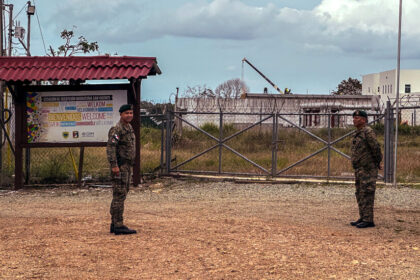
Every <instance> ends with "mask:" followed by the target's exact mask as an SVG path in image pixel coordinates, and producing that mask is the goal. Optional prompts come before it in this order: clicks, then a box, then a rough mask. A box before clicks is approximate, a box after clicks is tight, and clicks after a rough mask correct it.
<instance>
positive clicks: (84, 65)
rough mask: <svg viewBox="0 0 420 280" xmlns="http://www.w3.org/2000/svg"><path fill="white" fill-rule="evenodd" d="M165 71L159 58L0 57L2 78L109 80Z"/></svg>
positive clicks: (5, 79)
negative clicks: (160, 66) (158, 63)
mask: <svg viewBox="0 0 420 280" xmlns="http://www.w3.org/2000/svg"><path fill="white" fill-rule="evenodd" d="M156 74H161V71H160V69H159V67H158V66H157V61H156V58H155V57H130V56H120V57H116V56H69V57H47V56H45V57H43V56H33V57H17V56H14V57H0V80H3V81H13V82H16V81H22V82H23V81H47V80H60V81H61V80H109V79H131V78H135V79H137V78H144V77H147V76H149V75H156Z"/></svg>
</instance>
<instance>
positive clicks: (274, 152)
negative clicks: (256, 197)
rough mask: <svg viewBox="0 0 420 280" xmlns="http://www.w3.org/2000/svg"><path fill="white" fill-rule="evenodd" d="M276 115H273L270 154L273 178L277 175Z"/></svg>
mask: <svg viewBox="0 0 420 280" xmlns="http://www.w3.org/2000/svg"><path fill="white" fill-rule="evenodd" d="M277 129H278V128H277V113H274V114H273V147H272V149H273V150H272V152H271V153H272V154H271V176H273V177H275V176H276V173H277V144H278V142H277V141H278V132H277Z"/></svg>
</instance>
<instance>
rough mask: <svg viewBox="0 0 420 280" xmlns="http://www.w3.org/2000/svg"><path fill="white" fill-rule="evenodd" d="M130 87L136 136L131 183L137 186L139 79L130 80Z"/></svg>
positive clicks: (138, 178) (138, 165) (138, 182)
mask: <svg viewBox="0 0 420 280" xmlns="http://www.w3.org/2000/svg"><path fill="white" fill-rule="evenodd" d="M130 83H131V88H132V90H133V91H134V92H133V94H134V96H135V100H134V108H133V109H134V110H133V113H134V118H133V121H132V122H131V124H132V126H133V129H134V134H135V136H136V158H135V161H134V167H133V185H134V186H138V185H139V184H140V167H141V166H140V101H141V91H140V87H141V79H136V80H131V81H130Z"/></svg>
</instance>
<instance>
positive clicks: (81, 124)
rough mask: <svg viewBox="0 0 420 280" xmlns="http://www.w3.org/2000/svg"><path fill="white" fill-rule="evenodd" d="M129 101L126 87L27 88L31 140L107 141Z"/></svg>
mask: <svg viewBox="0 0 420 280" xmlns="http://www.w3.org/2000/svg"><path fill="white" fill-rule="evenodd" d="M126 103H127V91H126V90H95V91H74V92H72V91H62V92H60V91H49V92H35V91H34V92H28V93H27V99H26V104H27V121H28V143H44V142H52V143H72V142H106V141H107V140H108V130H109V129H110V128H111V126H113V125H115V124H116V123H117V122H118V121H119V119H120V114H119V112H118V109H119V108H120V106H121V105H123V104H126Z"/></svg>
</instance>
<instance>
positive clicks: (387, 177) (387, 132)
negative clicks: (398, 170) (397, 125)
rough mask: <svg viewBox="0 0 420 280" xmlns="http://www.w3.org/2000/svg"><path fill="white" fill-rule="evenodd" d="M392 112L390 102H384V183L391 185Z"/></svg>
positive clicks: (392, 159) (392, 162) (392, 157)
mask: <svg viewBox="0 0 420 280" xmlns="http://www.w3.org/2000/svg"><path fill="white" fill-rule="evenodd" d="M394 122H395V118H394V110H393V108H392V107H391V102H390V101H387V102H386V109H385V126H384V142H385V143H384V144H385V150H384V181H385V183H392V182H393V181H394V176H395V174H394V140H395V139H394V138H395V136H394V135H395V133H394Z"/></svg>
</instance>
